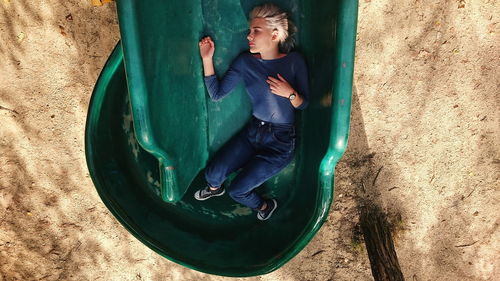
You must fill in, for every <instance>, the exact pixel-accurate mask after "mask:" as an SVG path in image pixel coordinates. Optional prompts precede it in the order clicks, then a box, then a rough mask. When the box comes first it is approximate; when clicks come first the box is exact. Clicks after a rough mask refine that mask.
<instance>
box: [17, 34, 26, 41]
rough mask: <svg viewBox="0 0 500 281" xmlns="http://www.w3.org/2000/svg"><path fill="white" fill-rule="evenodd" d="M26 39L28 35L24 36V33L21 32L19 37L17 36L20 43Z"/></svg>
mask: <svg viewBox="0 0 500 281" xmlns="http://www.w3.org/2000/svg"><path fill="white" fill-rule="evenodd" d="M25 37H26V34H24V32H20V33H19V34H18V35H17V40H18V41H19V42H21V41H23V40H24V38H25Z"/></svg>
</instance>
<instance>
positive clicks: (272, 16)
mask: <svg viewBox="0 0 500 281" xmlns="http://www.w3.org/2000/svg"><path fill="white" fill-rule="evenodd" d="M254 18H264V19H265V20H266V23H267V27H268V28H270V29H272V30H277V31H278V39H279V44H278V47H279V49H280V51H281V52H284V53H288V52H290V50H291V49H292V48H293V47H294V45H295V38H294V35H295V33H296V32H297V27H296V26H295V25H294V24H293V22H292V21H291V20H290V19H289V15H288V14H287V13H285V12H283V11H282V10H281V9H280V8H279V7H278V6H276V5H275V4H271V3H266V4H262V5H260V6H256V7H255V8H253V9H252V11H251V12H250V19H249V21H252V20H253V19H254Z"/></svg>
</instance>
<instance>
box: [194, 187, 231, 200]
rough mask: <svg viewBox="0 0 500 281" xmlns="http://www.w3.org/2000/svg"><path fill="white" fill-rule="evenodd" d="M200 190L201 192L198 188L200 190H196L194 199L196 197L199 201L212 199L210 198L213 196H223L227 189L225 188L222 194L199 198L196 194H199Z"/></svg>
mask: <svg viewBox="0 0 500 281" xmlns="http://www.w3.org/2000/svg"><path fill="white" fill-rule="evenodd" d="M198 192H200V191H199V190H198V191H196V192H195V193H194V199H196V200H198V201H205V200H207V199H210V198H212V197H217V196H222V195H224V193H226V190H225V189H224V190H223V191H222V192H221V193H220V194H217V195H212V196H210V197H207V198H199V199H198V198H197V197H196V194H198Z"/></svg>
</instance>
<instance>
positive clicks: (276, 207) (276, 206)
mask: <svg viewBox="0 0 500 281" xmlns="http://www.w3.org/2000/svg"><path fill="white" fill-rule="evenodd" d="M272 201H273V202H274V209H273V210H272V211H271V213H269V216H267V218H265V219H261V218H260V216H257V218H258V219H259V220H261V221H265V220H268V219H269V218H270V217H271V216H272V215H273V213H274V211H276V209H278V202H276V199H272Z"/></svg>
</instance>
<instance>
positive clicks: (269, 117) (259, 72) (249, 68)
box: [204, 52, 309, 124]
mask: <svg viewBox="0 0 500 281" xmlns="http://www.w3.org/2000/svg"><path fill="white" fill-rule="evenodd" d="M278 73H279V74H280V75H281V76H283V78H285V80H286V81H288V83H289V84H290V86H292V87H293V88H294V89H295V91H297V92H298V93H299V95H301V96H302V97H303V98H304V101H303V103H302V104H301V105H300V106H299V107H297V108H294V107H293V105H292V103H291V102H290V100H289V99H288V98H286V97H281V96H278V95H275V94H273V93H272V92H271V89H270V88H269V84H268V83H267V82H266V80H267V77H268V76H272V77H274V78H276V79H279V78H278V75H277V74H278ZM204 79H205V85H206V87H207V89H208V93H209V95H210V98H211V99H212V100H214V101H217V100H219V99H222V98H223V97H225V96H226V95H228V94H229V93H230V92H231V91H232V90H233V89H234V88H235V87H236V86H237V85H238V83H240V81H241V80H243V82H244V83H245V88H246V91H247V93H248V95H249V96H250V100H251V102H252V108H253V115H254V116H255V117H256V118H258V119H260V120H263V121H267V122H271V123H279V124H293V123H294V122H295V109H304V108H305V107H306V106H307V104H308V103H309V82H308V72H307V66H306V63H305V60H304V58H303V57H302V55H300V54H299V53H297V52H290V53H288V54H287V55H286V56H284V57H281V58H278V59H273V60H264V59H259V58H256V57H254V56H253V55H252V54H251V53H250V52H243V53H241V54H240V55H238V57H236V59H234V60H233V62H232V63H231V66H230V67H229V69H228V70H227V72H226V74H225V75H224V78H223V79H222V80H221V81H219V79H217V76H216V75H215V74H214V75H211V76H206V77H205V78H204Z"/></svg>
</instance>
